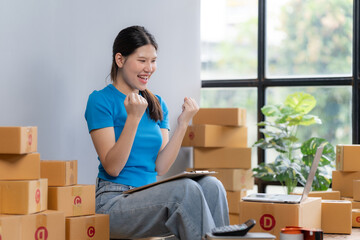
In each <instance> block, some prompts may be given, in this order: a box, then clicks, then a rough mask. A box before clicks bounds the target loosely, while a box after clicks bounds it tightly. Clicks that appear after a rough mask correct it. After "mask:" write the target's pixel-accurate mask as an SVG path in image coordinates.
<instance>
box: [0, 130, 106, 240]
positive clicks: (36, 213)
mask: <svg viewBox="0 0 360 240" xmlns="http://www.w3.org/2000/svg"><path fill="white" fill-rule="evenodd" d="M76 183H77V161H41V160H40V154H39V153H37V128H36V127H0V214H1V215H0V239H11V240H25V239H26V240H29V239H30V240H31V239H36V240H46V239H52V240H65V239H67V240H70V239H77V240H81V239H94V240H95V239H96V240H99V239H104V240H105V239H106V240H107V239H109V217H108V215H94V214H95V189H94V186H91V185H75V184H76ZM48 185H49V188H48ZM54 186H61V187H54ZM48 193H49V199H48ZM69 202H72V204H71V205H70V204H69ZM48 209H49V210H48ZM86 214H88V215H89V216H82V217H73V216H81V215H86ZM65 216H66V225H65ZM70 216H72V217H70ZM99 219H100V222H101V224H99ZM84 231H85V233H84Z"/></svg>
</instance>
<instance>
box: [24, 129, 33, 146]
mask: <svg viewBox="0 0 360 240" xmlns="http://www.w3.org/2000/svg"><path fill="white" fill-rule="evenodd" d="M25 131H26V151H27V152H30V151H31V145H32V142H33V134H32V127H27V128H26V130H25Z"/></svg>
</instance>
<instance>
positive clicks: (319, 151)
mask: <svg viewBox="0 0 360 240" xmlns="http://www.w3.org/2000/svg"><path fill="white" fill-rule="evenodd" d="M323 150H324V147H323V146H321V147H318V149H317V150H316V154H315V157H314V161H313V163H312V165H311V168H310V172H309V176H308V178H307V180H306V184H305V187H304V192H303V194H302V197H301V201H300V202H303V201H305V200H306V199H307V197H308V195H309V192H310V191H311V186H312V183H313V180H314V177H315V173H316V170H317V167H318V165H319V162H320V159H321V156H322V152H323Z"/></svg>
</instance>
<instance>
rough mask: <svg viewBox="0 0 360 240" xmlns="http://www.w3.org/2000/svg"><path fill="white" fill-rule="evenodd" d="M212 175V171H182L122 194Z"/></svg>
mask: <svg viewBox="0 0 360 240" xmlns="http://www.w3.org/2000/svg"><path fill="white" fill-rule="evenodd" d="M213 174H216V172H214V171H206V170H204V171H190V172H187V171H184V172H181V173H179V174H176V175H174V176H171V177H169V178H165V179H163V180H159V181H157V182H154V183H150V184H147V185H144V186H141V187H136V188H132V189H130V190H127V191H124V192H123V193H126V194H129V193H133V192H137V191H140V190H143V189H146V188H149V187H152V186H155V185H158V184H160V183H164V182H168V181H172V180H175V179H180V178H197V177H201V176H206V175H213Z"/></svg>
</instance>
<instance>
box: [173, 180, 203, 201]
mask: <svg viewBox="0 0 360 240" xmlns="http://www.w3.org/2000/svg"><path fill="white" fill-rule="evenodd" d="M172 185H173V186H172V189H173V191H172V194H170V196H169V197H173V198H175V199H176V200H177V201H179V202H181V201H183V200H184V199H187V198H193V199H194V200H195V199H196V198H198V199H199V198H202V197H203V192H202V189H201V187H200V185H199V184H198V183H197V182H196V181H194V180H192V179H189V178H183V179H179V180H176V181H173V184H172Z"/></svg>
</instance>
